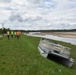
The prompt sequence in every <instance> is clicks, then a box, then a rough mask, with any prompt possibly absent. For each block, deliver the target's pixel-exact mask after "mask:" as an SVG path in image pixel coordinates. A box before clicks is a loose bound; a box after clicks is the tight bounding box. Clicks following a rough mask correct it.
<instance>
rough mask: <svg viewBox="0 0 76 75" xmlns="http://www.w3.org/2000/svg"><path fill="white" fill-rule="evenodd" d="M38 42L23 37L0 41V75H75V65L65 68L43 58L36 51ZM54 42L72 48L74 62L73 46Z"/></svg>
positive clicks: (28, 37)
mask: <svg viewBox="0 0 76 75" xmlns="http://www.w3.org/2000/svg"><path fill="white" fill-rule="evenodd" d="M39 40H40V38H37V37H30V36H24V35H22V36H21V38H20V39H19V40H17V39H16V38H11V39H10V40H7V38H4V39H2V40H0V75H76V63H74V66H73V67H72V68H67V67H65V66H63V65H61V64H58V63H55V62H53V61H51V60H49V59H45V58H43V57H42V56H41V55H40V54H39V51H38V49H37V47H38V44H39ZM52 41H53V40H52ZM55 42H58V43H60V44H62V45H65V46H68V47H70V48H72V51H71V56H72V57H73V58H74V59H75V62H76V46H75V45H71V44H68V43H64V42H59V41H55Z"/></svg>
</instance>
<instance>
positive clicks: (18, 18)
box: [9, 14, 23, 22]
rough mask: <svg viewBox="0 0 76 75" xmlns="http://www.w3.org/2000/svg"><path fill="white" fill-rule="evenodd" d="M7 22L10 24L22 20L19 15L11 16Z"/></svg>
mask: <svg viewBox="0 0 76 75" xmlns="http://www.w3.org/2000/svg"><path fill="white" fill-rule="evenodd" d="M9 20H10V21H11V22H13V21H15V20H18V22H23V18H22V17H21V15H20V14H15V15H11V16H10V18H9Z"/></svg>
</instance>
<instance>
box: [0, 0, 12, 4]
mask: <svg viewBox="0 0 76 75" xmlns="http://www.w3.org/2000/svg"><path fill="white" fill-rule="evenodd" d="M0 2H3V3H9V2H12V0H0Z"/></svg>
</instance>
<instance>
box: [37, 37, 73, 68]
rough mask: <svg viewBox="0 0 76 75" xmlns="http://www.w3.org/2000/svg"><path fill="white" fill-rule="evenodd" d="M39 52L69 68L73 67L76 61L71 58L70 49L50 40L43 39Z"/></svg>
mask: <svg viewBox="0 0 76 75" xmlns="http://www.w3.org/2000/svg"><path fill="white" fill-rule="evenodd" d="M38 50H39V52H40V54H41V55H42V56H43V57H45V58H49V57H50V58H51V59H52V60H54V61H58V62H61V63H63V64H65V65H66V66H68V67H72V65H73V63H74V59H73V58H70V50H71V49H70V48H68V47H64V46H62V45H60V44H57V43H54V42H51V41H50V40H47V39H44V38H42V39H41V40H40V43H39V46H38Z"/></svg>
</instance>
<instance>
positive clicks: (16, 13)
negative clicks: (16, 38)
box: [0, 0, 76, 30]
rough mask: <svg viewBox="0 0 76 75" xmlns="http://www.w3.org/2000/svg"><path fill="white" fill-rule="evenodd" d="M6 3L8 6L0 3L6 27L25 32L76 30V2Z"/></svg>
mask: <svg viewBox="0 0 76 75" xmlns="http://www.w3.org/2000/svg"><path fill="white" fill-rule="evenodd" d="M5 1H6V2H7V3H6V4H4V3H3V4H2V3H0V17H2V19H1V18H0V22H4V21H5V20H7V22H6V24H5V27H10V28H13V29H14V28H19V29H25V30H28V29H58V28H59V29H63V28H65V29H70V28H76V0H3V2H5ZM0 2H1V0H0ZM17 24H18V25H17Z"/></svg>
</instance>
